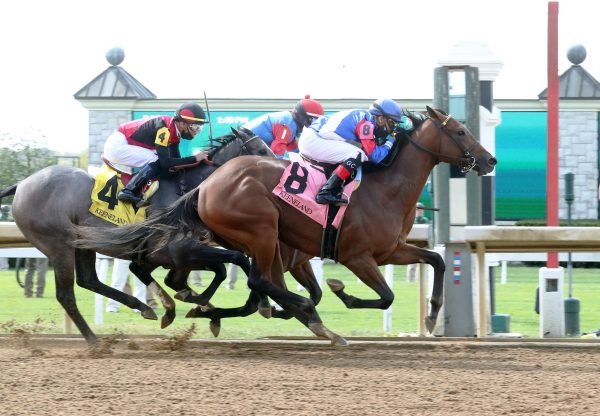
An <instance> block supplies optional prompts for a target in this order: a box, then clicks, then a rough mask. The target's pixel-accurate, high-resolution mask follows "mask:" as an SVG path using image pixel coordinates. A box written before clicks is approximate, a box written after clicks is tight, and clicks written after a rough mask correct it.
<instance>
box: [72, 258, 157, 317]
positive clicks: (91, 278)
mask: <svg viewBox="0 0 600 416" xmlns="http://www.w3.org/2000/svg"><path fill="white" fill-rule="evenodd" d="M95 261H96V253H95V252H93V251H91V250H82V249H76V250H75V272H76V274H75V276H76V278H77V284H78V285H79V286H81V287H83V288H85V289H88V290H91V291H92V292H95V293H98V294H100V295H103V296H106V297H109V298H111V299H114V300H116V301H117V302H120V303H122V304H123V305H125V306H128V307H130V308H131V309H138V310H139V311H140V312H141V315H142V316H143V317H144V318H146V319H154V320H155V319H158V317H157V316H156V313H154V311H153V310H152V308H151V307H149V306H148V305H146V304H145V303H142V302H140V301H139V300H137V299H136V298H135V297H134V296H130V295H128V294H126V293H123V292H121V291H119V290H116V289H113V288H112V287H110V286H107V285H105V284H104V283H102V282H100V280H98V276H97V275H96V269H95V267H94V263H95Z"/></svg>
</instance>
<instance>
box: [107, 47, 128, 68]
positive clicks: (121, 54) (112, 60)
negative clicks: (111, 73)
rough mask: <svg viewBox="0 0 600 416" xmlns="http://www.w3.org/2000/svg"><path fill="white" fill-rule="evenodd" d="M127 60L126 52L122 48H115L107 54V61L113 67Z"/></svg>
mask: <svg viewBox="0 0 600 416" xmlns="http://www.w3.org/2000/svg"><path fill="white" fill-rule="evenodd" d="M124 59H125V51H124V50H123V48H121V47H120V46H115V47H114V48H111V49H110V50H109V51H108V52H106V60H107V61H108V63H109V64H111V65H112V66H117V65H119V64H120V63H121V62H123V60H124Z"/></svg>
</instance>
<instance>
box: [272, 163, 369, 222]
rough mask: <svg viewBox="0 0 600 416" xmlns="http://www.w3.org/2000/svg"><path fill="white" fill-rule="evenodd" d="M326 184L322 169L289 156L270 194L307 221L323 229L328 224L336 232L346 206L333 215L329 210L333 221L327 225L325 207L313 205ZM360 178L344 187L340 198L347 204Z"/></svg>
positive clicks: (333, 210)
mask: <svg viewBox="0 0 600 416" xmlns="http://www.w3.org/2000/svg"><path fill="white" fill-rule="evenodd" d="M326 181H327V177H326V176H325V173H324V172H323V168H322V167H318V166H314V165H313V164H311V163H310V162H308V161H307V160H305V159H303V158H302V156H300V155H299V154H298V153H290V164H289V166H288V167H287V168H286V169H285V171H284V172H283V175H282V176H281V179H280V180H279V184H278V185H277V186H276V187H275V189H273V193H274V194H275V195H277V196H278V197H279V198H281V199H283V200H284V201H285V202H287V203H288V204H290V205H291V206H293V207H294V208H296V209H297V210H298V211H300V212H302V213H304V214H305V215H306V216H308V217H309V218H311V219H313V220H314V221H316V222H318V223H319V224H321V226H322V227H323V228H326V227H327V225H328V222H330V223H331V225H332V226H333V227H335V228H336V229H338V228H339V226H340V224H341V222H342V219H343V217H344V213H345V212H346V208H347V205H342V206H339V207H332V208H335V209H337V208H339V209H338V210H337V212H336V213H334V212H335V209H332V210H331V211H332V212H331V214H334V215H335V217H334V218H331V219H330V220H329V221H328V217H330V216H329V215H328V214H329V209H330V206H329V205H321V204H317V202H316V201H315V196H316V194H317V193H318V192H319V190H320V189H321V187H322V186H323V184H324V183H325V182H326ZM359 183H360V178H358V179H355V180H353V181H351V182H350V183H348V184H347V185H346V186H345V187H344V191H343V192H344V195H345V196H346V197H347V198H348V201H350V196H351V195H352V192H354V190H355V189H356V188H357V187H358V184H359Z"/></svg>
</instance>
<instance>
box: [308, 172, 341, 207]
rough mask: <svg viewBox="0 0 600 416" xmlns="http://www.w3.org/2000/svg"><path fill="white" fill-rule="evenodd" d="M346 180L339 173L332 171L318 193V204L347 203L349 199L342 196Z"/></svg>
mask: <svg viewBox="0 0 600 416" xmlns="http://www.w3.org/2000/svg"><path fill="white" fill-rule="evenodd" d="M343 184H344V180H343V179H342V178H340V177H339V176H338V174H337V173H332V174H331V176H330V177H329V179H327V182H325V185H323V187H322V188H321V190H320V191H319V193H317V197H316V198H315V199H316V200H317V204H332V205H346V204H347V203H348V200H347V199H345V198H344V197H342V185H343Z"/></svg>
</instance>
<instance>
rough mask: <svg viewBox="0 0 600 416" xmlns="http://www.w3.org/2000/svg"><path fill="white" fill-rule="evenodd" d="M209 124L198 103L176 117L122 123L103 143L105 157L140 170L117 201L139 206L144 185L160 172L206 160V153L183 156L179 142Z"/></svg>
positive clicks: (189, 104) (185, 105)
mask: <svg viewBox="0 0 600 416" xmlns="http://www.w3.org/2000/svg"><path fill="white" fill-rule="evenodd" d="M206 122H207V119H206V116H205V114H204V110H203V109H202V107H200V106H199V105H198V104H195V103H186V104H183V105H181V106H180V107H179V108H178V109H177V110H176V111H175V115H174V116H173V117H171V116H156V117H145V118H142V119H140V120H133V121H129V122H127V123H123V124H121V125H120V126H119V127H118V128H117V130H115V131H114V132H113V133H112V134H111V135H110V137H109V138H108V139H107V140H106V143H105V144H104V157H105V158H106V159H107V160H108V161H110V162H111V163H114V164H120V165H125V166H129V167H134V168H141V169H140V170H139V172H138V173H136V174H135V176H134V177H133V178H132V179H131V181H129V183H128V184H127V186H126V187H125V188H123V190H122V191H121V192H119V195H118V196H117V198H118V199H119V200H120V201H124V202H130V203H132V204H137V203H138V202H140V201H141V196H140V191H141V190H142V188H143V186H144V184H146V183H147V182H148V181H149V180H150V179H152V178H154V177H156V176H157V175H158V173H159V172H160V171H164V172H168V170H169V168H171V167H173V166H180V165H190V164H196V163H198V162H201V161H202V160H205V159H206V153H204V152H201V153H199V154H197V155H194V156H188V157H183V158H182V157H181V154H180V152H179V142H180V141H181V139H182V138H183V139H186V140H191V139H193V138H194V137H195V136H196V134H198V133H200V131H201V130H202V126H203V125H204V123H206Z"/></svg>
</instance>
